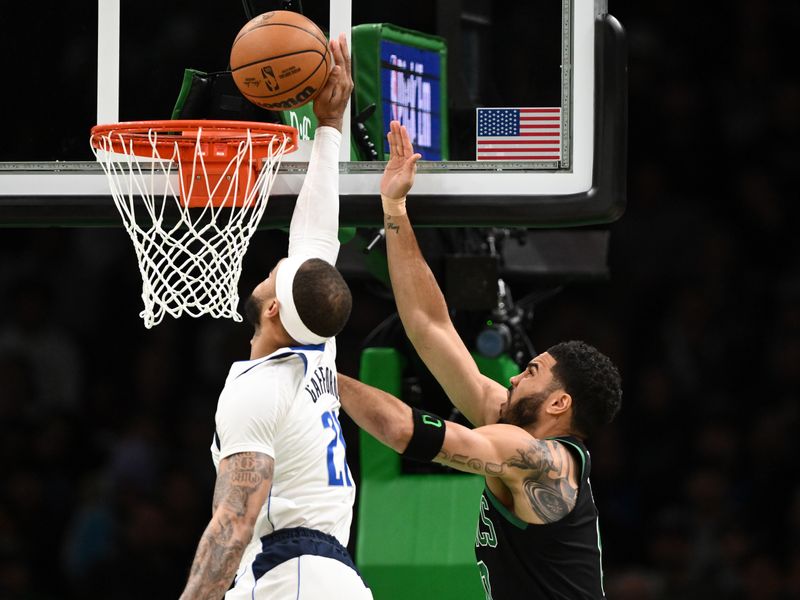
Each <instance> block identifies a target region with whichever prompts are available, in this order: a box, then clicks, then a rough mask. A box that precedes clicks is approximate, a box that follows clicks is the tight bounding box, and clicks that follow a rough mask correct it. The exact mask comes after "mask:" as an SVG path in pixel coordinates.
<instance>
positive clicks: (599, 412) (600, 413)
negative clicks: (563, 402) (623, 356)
mask: <svg viewBox="0 0 800 600" xmlns="http://www.w3.org/2000/svg"><path fill="white" fill-rule="evenodd" d="M547 352H548V354H550V356H552V357H553V358H554V359H555V360H556V364H555V366H554V367H553V376H554V377H555V378H556V379H557V380H558V382H559V383H561V385H562V386H563V387H564V390H565V391H566V392H567V393H568V394H569V395H570V396H572V425H573V427H574V428H575V429H577V430H578V432H580V433H582V434H583V435H585V436H586V437H591V436H592V435H593V434H594V433H595V432H596V431H597V429H598V428H599V427H601V426H602V425H607V424H608V423H611V421H613V420H614V417H615V416H616V414H617V412H618V411H619V408H620V405H621V404H622V380H621V378H620V376H619V371H618V370H617V367H615V366H614V363H613V362H611V359H610V358H608V357H607V356H606V355H605V354H603V353H602V352H600V351H599V350H597V348H595V347H593V346H590V345H589V344H587V343H585V342H580V341H569V342H561V343H560V344H556V345H555V346H552V347H551V348H549V349H548V350H547Z"/></svg>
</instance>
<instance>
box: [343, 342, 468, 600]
mask: <svg viewBox="0 0 800 600" xmlns="http://www.w3.org/2000/svg"><path fill="white" fill-rule="evenodd" d="M403 366H404V360H403V357H402V356H401V355H400V354H399V353H398V352H397V351H396V350H395V349H393V348H368V349H366V350H365V351H364V352H363V354H362V355H361V374H360V377H361V380H362V381H364V382H365V383H369V384H370V385H373V386H375V387H378V388H380V389H383V390H384V391H387V392H389V393H391V394H393V395H395V396H398V397H399V396H400V392H401V381H402V372H403ZM483 485H484V483H483V478H482V477H478V476H476V475H439V474H431V475H402V474H401V473H400V457H399V456H398V455H397V454H396V453H395V452H394V451H393V450H391V449H389V448H387V447H386V446H384V445H383V444H381V443H380V442H378V441H377V440H375V438H373V437H372V436H370V435H369V434H367V433H365V432H363V431H362V432H361V488H360V490H359V495H360V504H359V514H358V522H359V527H358V540H357V551H356V562H357V563H358V567H359V570H360V571H361V574H362V575H363V577H364V579H365V580H366V582H367V584H368V585H369V586H370V587H371V588H372V592H373V595H374V597H375V598H376V600H408V598H416V599H418V600H428V599H431V600H434V599H435V600H483V599H484V594H483V588H482V586H481V582H480V576H479V573H478V568H477V566H476V564H475V552H474V548H475V529H476V523H477V515H478V506H479V502H480V495H481V491H482V489H483Z"/></svg>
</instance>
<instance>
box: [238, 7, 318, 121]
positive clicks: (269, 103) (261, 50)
mask: <svg viewBox="0 0 800 600" xmlns="http://www.w3.org/2000/svg"><path fill="white" fill-rule="evenodd" d="M332 68H333V57H332V56H331V53H330V51H329V50H328V41H327V40H326V39H325V35H324V34H323V33H322V31H321V30H320V28H319V27H317V26H316V25H315V24H314V23H313V22H312V21H310V20H309V19H307V18H306V17H304V16H303V15H301V14H299V13H296V12H291V11H288V10H275V11H272V12H268V13H264V14H263V15H259V16H257V17H255V18H254V19H251V20H250V21H249V22H248V23H247V24H246V25H245V26H244V27H242V30H241V31H240V32H239V35H237V36H236V39H235V40H234V41H233V47H232V48H231V71H232V73H233V80H234V81H235V82H236V86H237V87H238V88H239V91H241V92H242V94H244V96H245V97H246V98H247V99H248V100H250V101H251V102H253V103H254V104H257V105H258V106H260V107H262V108H266V109H268V110H284V109H287V108H296V107H298V106H302V105H303V104H305V103H306V102H309V101H310V100H313V98H314V96H316V95H317V94H318V93H319V91H320V90H321V89H322V87H323V86H324V85H325V82H326V81H327V80H328V75H330V72H331V69H332Z"/></svg>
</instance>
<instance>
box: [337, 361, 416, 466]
mask: <svg viewBox="0 0 800 600" xmlns="http://www.w3.org/2000/svg"><path fill="white" fill-rule="evenodd" d="M338 385H339V399H340V401H341V403H342V408H343V409H344V411H345V412H346V413H347V414H348V415H350V418H351V419H353V421H355V423H356V425H358V426H359V427H361V429H363V430H364V431H366V432H367V433H369V434H370V435H371V436H372V437H374V438H376V439H377V440H379V441H380V442H382V443H383V444H386V445H387V446H389V447H390V448H392V449H393V450H395V451H396V452H403V451H404V450H405V449H406V446H408V442H409V440H410V439H411V433H412V431H413V428H412V420H411V407H410V406H408V405H407V404H405V403H404V402H402V401H401V400H399V399H397V398H395V397H394V396H392V395H391V394H387V393H386V392H383V391H381V390H379V389H377V388H374V387H371V386H368V385H365V384H363V383H361V382H360V381H358V380H356V379H353V378H352V377H347V376H346V375H342V374H341V373H340V374H339V375H338Z"/></svg>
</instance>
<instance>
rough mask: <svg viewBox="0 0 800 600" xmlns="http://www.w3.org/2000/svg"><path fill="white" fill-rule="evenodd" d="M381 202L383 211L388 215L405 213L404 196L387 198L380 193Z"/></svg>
mask: <svg viewBox="0 0 800 600" xmlns="http://www.w3.org/2000/svg"><path fill="white" fill-rule="evenodd" d="M381 204H383V212H384V213H386V214H387V215H389V216H390V217H399V216H402V215H404V214H406V197H405V196H403V197H402V198H389V197H388V196H384V195H383V194H381Z"/></svg>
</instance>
